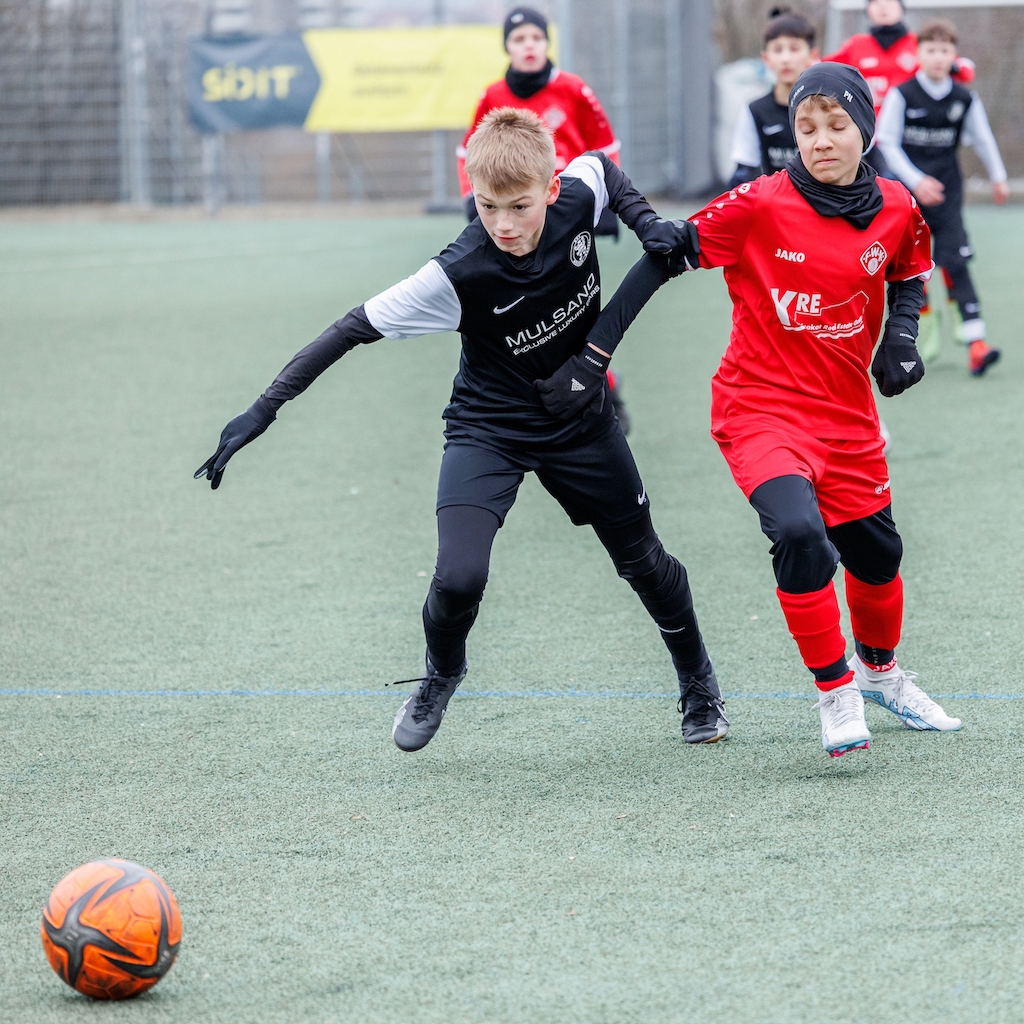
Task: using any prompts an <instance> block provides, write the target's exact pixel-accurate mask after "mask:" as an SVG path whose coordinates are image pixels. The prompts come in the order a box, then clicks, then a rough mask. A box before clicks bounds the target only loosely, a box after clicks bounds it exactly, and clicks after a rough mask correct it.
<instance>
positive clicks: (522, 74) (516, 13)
mask: <svg viewBox="0 0 1024 1024" xmlns="http://www.w3.org/2000/svg"><path fill="white" fill-rule="evenodd" d="M520 25H536V26H537V28H539V29H540V30H541V32H543V33H544V35H545V36H547V34H548V19H547V18H545V17H544V15H543V14H541V13H540V11H537V10H534V8H532V7H513V8H512V10H511V11H509V12H508V17H507V18H506V19H505V43H506V45H507V44H508V37H509V36H510V35H511V34H512V33H513V32H514V31H515V30H516V29H517V28H519V26H520ZM554 69H555V66H554V64H552V63H551V61H548V62H547V63H546V64H545V65H544V67H542V68H540V70H538V71H516V70H515V69H514V68H512V67H510V68H509V69H508V71H506V72H505V83H506V84H507V85H508V87H509V91H510V92H511V93H512V95H513V96H518V97H519V99H521V100H526V99H529V98H530V97H531V96H532V95H533V94H534V93H535V92H540V90H541V89H543V88H544V86H545V85H547V84H548V82H549V81H550V79H551V72H552V71H554Z"/></svg>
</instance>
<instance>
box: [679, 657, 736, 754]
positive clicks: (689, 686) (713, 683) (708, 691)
mask: <svg viewBox="0 0 1024 1024" xmlns="http://www.w3.org/2000/svg"><path fill="white" fill-rule="evenodd" d="M678 676H679V705H678V710H679V711H680V712H681V713H682V716H683V739H684V740H686V742H687V743H717V742H718V741H719V740H720V739H721V738H722V737H723V736H725V734H726V733H727V732H728V731H729V719H728V718H726V717H725V703H724V702H723V701H722V691H721V690H720V689H719V688H718V680H717V679H716V678H715V670H714V668H712V666H711V662H710V661H708V662H706V663H705V668H703V669H701V670H700V671H699V672H696V673H694V674H692V675H687V674H685V673H683V672H679V673H678Z"/></svg>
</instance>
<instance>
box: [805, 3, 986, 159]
mask: <svg viewBox="0 0 1024 1024" xmlns="http://www.w3.org/2000/svg"><path fill="white" fill-rule="evenodd" d="M867 15H868V21H870V22H871V30H870V32H864V33H861V34H858V35H855V36H850V38H849V39H847V40H846V42H845V43H843V45H842V46H840V47H839V49H838V50H836V52H835V53H833V54H830V55H829V56H827V57H825V60H831V61H838V62H839V63H840V64H849V65H850V66H851V67H855V68H857V70H858V71H860V73H861V74H862V75H863V76H864V78H865V80H866V81H867V83H868V87H869V88H870V89H871V100H872V103H873V104H874V108H875V117H878V113H879V111H880V110H881V109H882V101H883V100H884V99H885V95H886V93H887V92H888V91H889V90H890V89H893V88H895V87H896V86H897V85H901V84H902V83H903V82H906V81H907V80H908V79H910V78H913V77H914V75H915V74H916V72H917V68H918V63H917V36H915V35H914V33H913V32H911V31H910V29H908V28H907V26H906V25H905V24H904V23H903V15H904V8H903V0H868V2H867ZM953 77H954V78H955V79H956V80H957V81H958V82H961V83H967V82H971V81H973V80H974V65H973V64H972V63H971V62H970V61H969V60H966V59H964V58H961V59H960V61H959V62H958V63H957V65H956V67H955V68H954V70H953ZM867 160H868V162H869V163H870V164H871V165H872V166H873V167H874V168H875V169H876V170H877V171H879V173H881V174H888V171H887V169H886V167H885V162H884V159H883V157H882V154H881V151H880V150H878V149H877V148H875V149H873V150H872V151H871V152H870V153H869V154H868V156H867Z"/></svg>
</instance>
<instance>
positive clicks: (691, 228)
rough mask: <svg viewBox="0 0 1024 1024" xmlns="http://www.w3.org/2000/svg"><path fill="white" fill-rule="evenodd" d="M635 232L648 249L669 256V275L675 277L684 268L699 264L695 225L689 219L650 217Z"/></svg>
mask: <svg viewBox="0 0 1024 1024" xmlns="http://www.w3.org/2000/svg"><path fill="white" fill-rule="evenodd" d="M636 235H637V238H639V239H640V241H641V242H643V246H644V249H645V250H646V251H647V252H657V253H664V254H665V255H667V256H668V273H669V277H678V276H679V275H680V274H682V273H683V272H684V271H686V270H696V269H697V268H698V267H699V266H700V260H699V259H698V256H699V255H700V239H699V238H698V237H697V226H696V225H695V224H691V223H690V222H689V221H688V220H664V219H663V218H661V217H650V218H648V219H647V220H646V221H644V223H643V224H638V225H637V229H636Z"/></svg>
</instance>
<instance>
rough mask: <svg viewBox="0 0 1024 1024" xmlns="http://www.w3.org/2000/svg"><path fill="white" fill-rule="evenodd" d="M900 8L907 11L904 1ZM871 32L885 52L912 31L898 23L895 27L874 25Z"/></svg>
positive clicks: (901, 0) (900, 22)
mask: <svg viewBox="0 0 1024 1024" xmlns="http://www.w3.org/2000/svg"><path fill="white" fill-rule="evenodd" d="M900 7H902V8H903V9H904V10H906V9H907V5H906V4H905V3H904V2H903V0H900ZM870 31H871V35H873V36H874V37H875V42H876V43H878V45H879V46H880V47H881V48H882V49H883V50H888V49H889V47H891V46H894V45H895V44H896V43H898V42H899V41H900V40H901V39H902V38H903V37H904V36H905V35H906V34H907V33H908V32H909V31H910V29H908V28H907V26H906V25H904V24H903V22H902V21H897V22H896V24H895V25H872V26H871V29H870Z"/></svg>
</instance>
